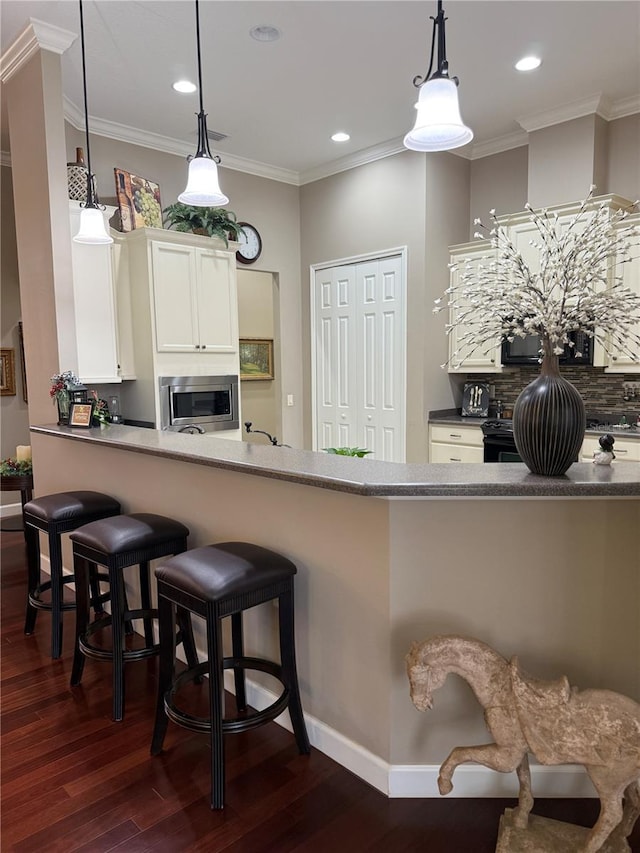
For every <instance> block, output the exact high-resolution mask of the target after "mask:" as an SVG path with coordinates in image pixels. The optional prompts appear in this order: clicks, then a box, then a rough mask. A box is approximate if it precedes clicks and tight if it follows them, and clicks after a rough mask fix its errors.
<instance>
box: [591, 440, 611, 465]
mask: <svg viewBox="0 0 640 853" xmlns="http://www.w3.org/2000/svg"><path fill="white" fill-rule="evenodd" d="M599 444H600V447H601V448H602V450H597V451H596V452H595V453H594V454H593V464H594V465H611V463H612V462H613V460H614V459H615V458H616V455H615V453H614V452H613V445H614V444H615V438H614V437H613V436H612V435H610V434H609V433H607V434H606V435H601V436H600V441H599Z"/></svg>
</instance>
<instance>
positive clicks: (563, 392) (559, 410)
mask: <svg viewBox="0 0 640 853" xmlns="http://www.w3.org/2000/svg"><path fill="white" fill-rule="evenodd" d="M547 350H548V351H547ZM585 427H586V417H585V411H584V402H583V400H582V397H581V396H580V394H579V393H578V391H577V390H576V388H575V387H574V386H573V385H572V384H571V383H570V382H567V380H566V379H563V378H562V376H560V369H559V365H558V357H557V356H556V355H553V354H552V353H551V352H550V347H549V346H548V345H547V347H545V354H544V356H543V359H542V368H541V371H540V376H538V377H537V379H534V380H533V382H530V383H529V384H528V385H527V387H526V388H525V389H524V390H523V391H522V393H521V394H520V396H519V397H518V399H517V400H516V404H515V406H514V409H513V436H514V439H515V442H516V447H517V449H518V453H519V454H520V456H521V457H522V461H523V462H524V463H525V464H526V466H527V467H528V468H529V470H530V471H532V472H533V473H534V474H542V475H543V476H545V477H561V476H562V475H563V474H565V473H566V472H567V470H568V469H569V467H570V466H571V465H572V464H573V463H574V462H576V461H577V460H578V453H579V452H580V447H581V446H582V442H583V439H584V432H585Z"/></svg>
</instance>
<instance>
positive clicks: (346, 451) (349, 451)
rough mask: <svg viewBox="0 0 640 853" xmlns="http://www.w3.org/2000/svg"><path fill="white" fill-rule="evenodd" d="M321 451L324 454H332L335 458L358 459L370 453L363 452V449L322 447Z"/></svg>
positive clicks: (369, 451) (368, 451)
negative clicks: (347, 457) (348, 457)
mask: <svg viewBox="0 0 640 853" xmlns="http://www.w3.org/2000/svg"><path fill="white" fill-rule="evenodd" d="M322 449H323V450H324V451H325V452H326V453H333V454H334V455H335V456H357V457H358V458H359V459H362V458H363V457H364V456H368V455H369V454H370V453H371V452H372V451H371V450H365V449H364V447H323V448H322Z"/></svg>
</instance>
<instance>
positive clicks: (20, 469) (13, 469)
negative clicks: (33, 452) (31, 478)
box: [0, 459, 33, 477]
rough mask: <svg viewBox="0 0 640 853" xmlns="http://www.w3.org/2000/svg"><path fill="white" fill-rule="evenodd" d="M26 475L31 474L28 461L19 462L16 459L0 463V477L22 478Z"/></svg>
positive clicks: (31, 470)
mask: <svg viewBox="0 0 640 853" xmlns="http://www.w3.org/2000/svg"><path fill="white" fill-rule="evenodd" d="M26 474H33V465H32V464H31V460H30V459H27V460H24V461H20V462H18V461H17V460H16V459H3V460H2V462H0V477H23V476H25V475H26Z"/></svg>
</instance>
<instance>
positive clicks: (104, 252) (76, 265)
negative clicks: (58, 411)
mask: <svg viewBox="0 0 640 853" xmlns="http://www.w3.org/2000/svg"><path fill="white" fill-rule="evenodd" d="M80 213H81V208H80V206H79V204H77V203H76V202H72V203H71V204H70V225H71V236H72V237H73V236H74V235H75V234H77V233H78V229H79V227H80ZM109 215H110V214H109V213H108V212H106V213H105V221H106V222H107V229H108V227H109V226H108V217H109ZM112 248H113V247H112V246H111V245H110V244H106V245H98V246H89V245H86V244H83V243H74V242H73V241H72V243H71V263H72V269H73V311H74V316H75V335H76V347H77V355H78V369H77V373H78V376H79V377H80V379H81V380H82V381H83V382H84V383H85V384H87V385H94V384H97V383H101V382H102V383H105V382H120V381H121V377H120V371H119V363H118V332H117V323H116V307H115V298H114V277H113V258H112Z"/></svg>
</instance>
